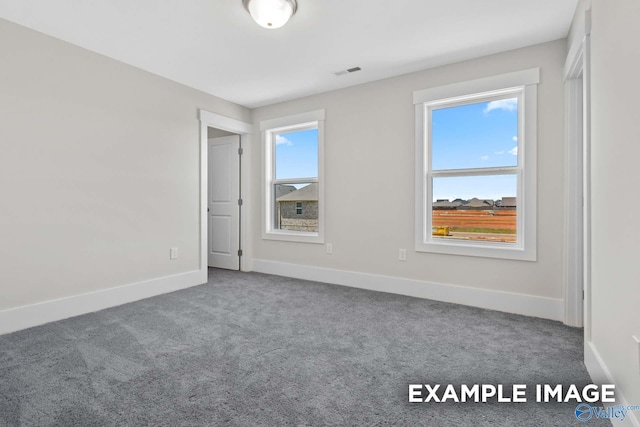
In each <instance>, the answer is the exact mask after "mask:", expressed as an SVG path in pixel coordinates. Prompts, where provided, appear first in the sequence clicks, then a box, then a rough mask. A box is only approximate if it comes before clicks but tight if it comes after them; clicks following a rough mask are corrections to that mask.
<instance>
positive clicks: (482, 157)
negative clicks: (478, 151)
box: [480, 156, 489, 160]
mask: <svg viewBox="0 0 640 427" xmlns="http://www.w3.org/2000/svg"><path fill="white" fill-rule="evenodd" d="M480 159H482V160H489V156H481V157H480Z"/></svg>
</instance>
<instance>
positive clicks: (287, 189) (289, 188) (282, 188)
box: [276, 184, 296, 200]
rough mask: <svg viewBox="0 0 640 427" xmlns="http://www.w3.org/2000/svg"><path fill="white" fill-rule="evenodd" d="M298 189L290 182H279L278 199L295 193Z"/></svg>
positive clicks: (277, 186)
mask: <svg viewBox="0 0 640 427" xmlns="http://www.w3.org/2000/svg"><path fill="white" fill-rule="evenodd" d="M294 191H296V187H294V186H293V185H289V184H278V185H276V200H277V199H279V198H280V197H282V196H284V195H285V194H289V193H293V192H294Z"/></svg>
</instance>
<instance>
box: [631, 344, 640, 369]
mask: <svg viewBox="0 0 640 427" xmlns="http://www.w3.org/2000/svg"><path fill="white" fill-rule="evenodd" d="M631 338H633V339H634V341H635V342H636V361H637V362H638V366H637V368H638V374H640V338H638V337H635V336H633V335H632V336H631Z"/></svg>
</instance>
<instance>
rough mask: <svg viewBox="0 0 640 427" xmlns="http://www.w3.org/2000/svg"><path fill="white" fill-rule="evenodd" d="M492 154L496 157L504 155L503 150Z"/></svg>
mask: <svg viewBox="0 0 640 427" xmlns="http://www.w3.org/2000/svg"><path fill="white" fill-rule="evenodd" d="M493 154H497V155H498V156H502V155H503V154H504V150H502V151H496V152H494V153H493Z"/></svg>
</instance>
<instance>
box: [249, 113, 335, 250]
mask: <svg viewBox="0 0 640 427" xmlns="http://www.w3.org/2000/svg"><path fill="white" fill-rule="evenodd" d="M309 129H318V177H317V178H310V177H303V178H293V179H279V180H277V179H276V177H275V171H276V164H275V162H276V156H275V150H276V144H275V135H277V134H280V133H284V132H295V131H302V130H309ZM260 131H261V134H262V150H263V151H262V159H263V174H262V176H263V191H262V238H263V239H265V240H280V241H288V242H299V243H324V231H325V230H324V229H325V226H324V110H316V111H310V112H306V113H301V114H295V115H291V116H286V117H279V118H275V119H270V120H263V121H261V122H260ZM316 182H317V183H318V231H317V232H309V231H295V230H279V229H276V228H275V222H274V220H275V218H274V214H275V207H276V206H275V203H276V201H275V194H274V186H275V185H276V184H306V183H316Z"/></svg>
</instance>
